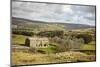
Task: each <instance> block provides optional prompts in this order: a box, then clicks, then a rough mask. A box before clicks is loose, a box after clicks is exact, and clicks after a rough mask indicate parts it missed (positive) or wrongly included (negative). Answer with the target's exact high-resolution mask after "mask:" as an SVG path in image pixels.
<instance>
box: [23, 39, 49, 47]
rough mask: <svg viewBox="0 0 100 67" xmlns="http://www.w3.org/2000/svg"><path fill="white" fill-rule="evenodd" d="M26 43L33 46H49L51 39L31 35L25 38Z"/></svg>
mask: <svg viewBox="0 0 100 67" xmlns="http://www.w3.org/2000/svg"><path fill="white" fill-rule="evenodd" d="M25 45H26V46H29V47H32V48H47V47H48V46H49V39H48V38H46V37H30V38H27V39H26V40H25Z"/></svg>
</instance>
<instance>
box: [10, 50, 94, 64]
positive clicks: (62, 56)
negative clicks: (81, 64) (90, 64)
mask: <svg viewBox="0 0 100 67" xmlns="http://www.w3.org/2000/svg"><path fill="white" fill-rule="evenodd" d="M78 61H95V55H92V56H90V55H86V54H84V53H81V52H62V53H56V54H40V53H24V52H12V64H13V65H23V64H46V63H63V62H66V63H67V62H78Z"/></svg>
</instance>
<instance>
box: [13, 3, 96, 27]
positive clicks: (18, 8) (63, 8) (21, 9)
mask: <svg viewBox="0 0 100 67" xmlns="http://www.w3.org/2000/svg"><path fill="white" fill-rule="evenodd" d="M12 16H13V17H18V18H25V19H30V20H38V21H45V22H51V23H53V22H57V23H75V24H87V25H93V26H95V6H82V5H81V6H80V5H68V4H66V5H64V4H53V3H52V4H51V3H49V4H48V3H36V2H21V1H13V2H12Z"/></svg>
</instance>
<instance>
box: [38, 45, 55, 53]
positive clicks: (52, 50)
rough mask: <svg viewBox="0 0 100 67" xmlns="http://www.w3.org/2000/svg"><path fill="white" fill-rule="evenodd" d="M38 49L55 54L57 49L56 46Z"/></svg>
mask: <svg viewBox="0 0 100 67" xmlns="http://www.w3.org/2000/svg"><path fill="white" fill-rule="evenodd" d="M38 49H39V50H45V51H47V52H48V53H54V52H55V49H56V47H55V46H49V47H48V48H38Z"/></svg>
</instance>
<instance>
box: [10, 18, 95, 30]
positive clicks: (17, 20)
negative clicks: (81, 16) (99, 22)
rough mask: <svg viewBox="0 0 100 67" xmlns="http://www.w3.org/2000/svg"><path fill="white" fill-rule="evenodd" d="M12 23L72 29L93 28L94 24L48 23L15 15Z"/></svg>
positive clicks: (47, 28)
mask: <svg viewBox="0 0 100 67" xmlns="http://www.w3.org/2000/svg"><path fill="white" fill-rule="evenodd" d="M12 25H17V26H22V27H30V28H37V29H40V30H74V29H86V28H94V26H90V25H85V24H73V23H56V22H52V23H50V22H43V21H36V20H28V19H23V18H16V17H12Z"/></svg>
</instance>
